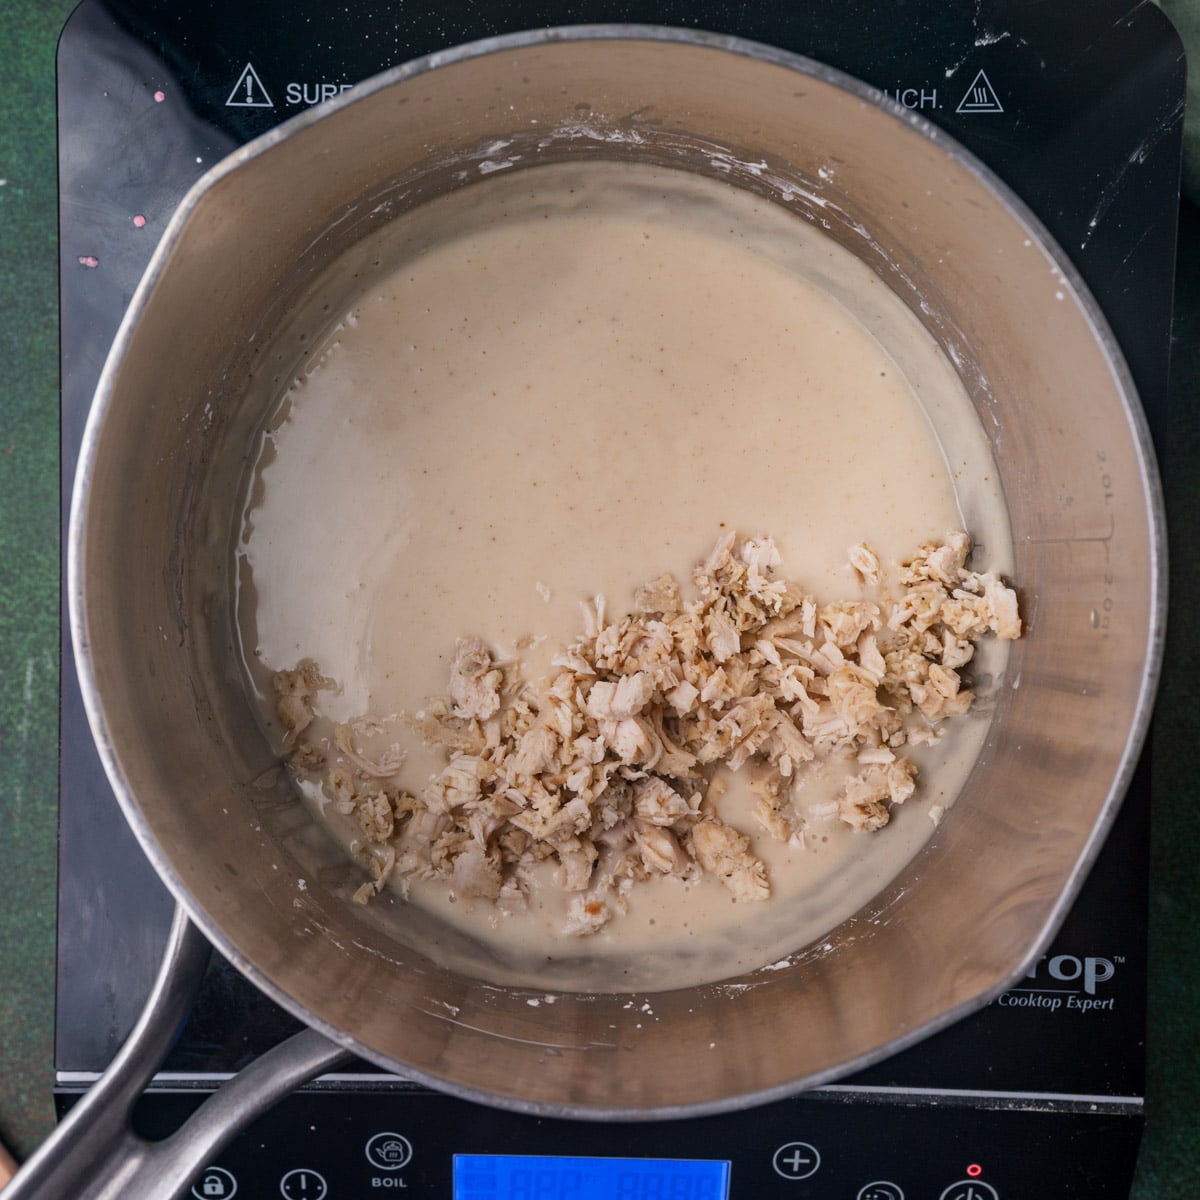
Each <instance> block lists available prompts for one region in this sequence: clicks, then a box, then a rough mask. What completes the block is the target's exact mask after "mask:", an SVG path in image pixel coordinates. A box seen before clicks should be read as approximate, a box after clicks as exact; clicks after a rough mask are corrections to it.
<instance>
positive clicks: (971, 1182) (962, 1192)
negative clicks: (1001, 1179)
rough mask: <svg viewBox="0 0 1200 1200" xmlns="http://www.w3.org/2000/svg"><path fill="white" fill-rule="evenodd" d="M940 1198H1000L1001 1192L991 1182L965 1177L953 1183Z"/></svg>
mask: <svg viewBox="0 0 1200 1200" xmlns="http://www.w3.org/2000/svg"><path fill="white" fill-rule="evenodd" d="M938 1200H1000V1193H999V1192H998V1191H996V1189H995V1188H994V1187H992V1185H991V1184H990V1183H981V1182H980V1181H979V1180H978V1179H963V1180H961V1181H960V1182H958V1183H952V1184H951V1185H950V1186H949V1187H948V1188H947V1189H946V1190H945V1191H944V1192H943V1193H942V1194H941V1195H940V1196H939V1197H938Z"/></svg>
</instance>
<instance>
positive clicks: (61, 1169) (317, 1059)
mask: <svg viewBox="0 0 1200 1200" xmlns="http://www.w3.org/2000/svg"><path fill="white" fill-rule="evenodd" d="M210 954H211V947H210V946H209V944H208V942H207V940H206V939H205V937H204V935H203V934H202V933H201V932H200V931H199V930H198V929H197V928H196V927H195V926H194V925H193V924H192V923H191V921H190V920H188V917H187V915H186V914H185V913H184V911H183V909H182V908H176V910H175V919H174V920H173V921H172V923H171V932H170V936H169V938H168V940H167V950H166V954H165V956H164V958H163V964H162V967H161V968H160V970H159V973H158V978H157V979H156V980H155V984H154V988H153V989H152V991H151V993H150V998H149V999H148V1000H147V1001H146V1007H145V1009H144V1010H143V1011H142V1015H141V1017H140V1018H139V1019H138V1023H137V1025H136V1026H134V1029H133V1032H132V1033H131V1034H130V1035H129V1039H128V1040H127V1041H126V1042H125V1044H124V1045H123V1046H122V1047H121V1050H120V1052H119V1053H118V1054H117V1056H116V1058H115V1059H113V1062H112V1065H111V1066H110V1067H109V1068H108V1070H107V1071H106V1072H105V1073H104V1074H103V1075H102V1076H101V1078H100V1079H99V1080H98V1081H97V1082H96V1084H95V1085H94V1086H93V1087H92V1088H91V1090H90V1091H89V1092H88V1094H87V1095H86V1096H85V1097H84V1098H83V1099H82V1100H81V1101H80V1102H79V1103H78V1104H77V1105H76V1106H75V1107H74V1108H73V1109H72V1110H71V1112H70V1113H69V1114H68V1115H67V1117H66V1118H65V1119H64V1120H63V1121H62V1123H61V1124H60V1125H59V1126H58V1128H57V1129H56V1130H55V1131H54V1133H53V1134H52V1135H51V1136H50V1137H49V1138H48V1139H47V1141H46V1142H45V1143H44V1144H43V1145H42V1146H40V1147H39V1148H38V1150H37V1151H36V1152H35V1153H34V1154H33V1156H32V1157H31V1158H30V1159H29V1160H28V1161H27V1162H26V1163H25V1165H24V1166H23V1167H22V1168H21V1169H20V1170H19V1171H18V1172H17V1174H16V1176H15V1178H14V1179H13V1180H12V1182H11V1183H9V1185H8V1186H7V1187H6V1188H5V1189H4V1200H64V1198H65V1197H71V1198H72V1200H174V1198H175V1197H179V1196H182V1195H184V1194H185V1191H186V1189H187V1188H188V1185H189V1184H190V1183H191V1182H192V1181H193V1180H194V1179H195V1177H196V1176H197V1175H198V1174H199V1173H200V1171H201V1170H202V1169H203V1168H204V1167H205V1166H207V1165H208V1164H209V1163H211V1162H212V1160H213V1159H214V1158H215V1157H216V1155H217V1154H218V1153H219V1151H220V1150H221V1148H222V1147H223V1146H224V1145H226V1143H227V1142H228V1141H229V1140H230V1139H231V1138H232V1137H233V1136H234V1135H235V1134H236V1133H237V1132H238V1131H239V1130H240V1129H242V1128H243V1127H244V1126H245V1125H247V1124H248V1123H249V1122H250V1121H251V1120H252V1119H253V1118H254V1117H256V1116H257V1115H258V1114H259V1113H260V1112H262V1111H264V1110H265V1109H267V1108H269V1107H270V1106H271V1105H272V1104H274V1103H275V1102H276V1101H277V1100H279V1099H281V1098H282V1097H283V1096H285V1095H287V1094H288V1092H290V1091H291V1090H292V1089H293V1088H295V1087H298V1086H299V1085H300V1084H302V1083H305V1082H307V1081H308V1080H309V1079H312V1078H313V1077H314V1076H316V1075H320V1074H322V1073H323V1072H325V1071H329V1070H332V1069H333V1068H334V1067H336V1066H338V1065H339V1064H341V1063H342V1062H343V1061H344V1060H346V1059H348V1058H349V1057H350V1055H349V1053H348V1052H347V1051H345V1050H343V1049H342V1047H340V1046H337V1045H335V1044H334V1043H333V1042H331V1041H329V1040H328V1039H327V1038H325V1037H323V1036H322V1035H321V1034H319V1033H317V1032H316V1030H313V1029H305V1030H303V1031H302V1032H300V1033H297V1034H295V1035H293V1036H292V1037H291V1038H289V1039H288V1040H287V1041H285V1042H282V1043H280V1045H278V1046H276V1047H275V1048H274V1049H273V1050H270V1051H268V1052H267V1053H266V1054H263V1055H262V1056H261V1057H259V1058H257V1059H256V1060H255V1061H254V1062H253V1063H252V1064H251V1065H250V1066H249V1067H247V1068H246V1069H245V1070H243V1071H242V1072H241V1073H240V1074H238V1075H236V1076H235V1077H234V1078H233V1079H231V1080H230V1081H229V1082H228V1083H226V1084H225V1085H224V1086H223V1087H221V1088H220V1090H219V1091H217V1092H216V1093H215V1094H214V1095H213V1096H211V1097H210V1098H209V1099H208V1100H206V1101H205V1102H204V1103H203V1104H202V1105H201V1106H200V1108H199V1109H198V1110H197V1111H196V1112H195V1113H193V1114H192V1116H191V1117H189V1118H188V1120H187V1121H186V1122H184V1124H183V1125H182V1126H180V1128H179V1129H177V1130H176V1131H175V1132H174V1133H173V1134H171V1136H170V1137H167V1138H164V1139H162V1140H161V1141H157V1142H151V1141H147V1140H146V1139H145V1138H142V1137H139V1136H138V1135H137V1134H136V1133H134V1132H133V1129H132V1127H131V1125H130V1114H131V1112H132V1110H133V1106H134V1103H135V1102H136V1101H137V1099H138V1097H139V1096H140V1095H141V1094H142V1092H143V1090H144V1089H145V1087H146V1085H147V1084H148V1083H149V1082H150V1080H151V1079H152V1078H153V1076H154V1072H155V1071H156V1070H157V1069H158V1066H159V1064H160V1063H161V1062H162V1061H163V1059H164V1058H165V1057H166V1054H167V1051H168V1050H169V1049H170V1048H171V1045H172V1043H173V1042H174V1040H175V1037H176V1035H177V1033H178V1032H179V1028H180V1026H181V1025H182V1024H183V1021H184V1020H185V1019H186V1017H187V1014H188V1010H189V1008H190V1007H191V1004H192V1000H193V999H194V997H195V995H196V992H197V990H198V989H199V987H200V980H201V978H202V977H203V975H204V969H205V967H206V966H207V964H208V959H209V955H210Z"/></svg>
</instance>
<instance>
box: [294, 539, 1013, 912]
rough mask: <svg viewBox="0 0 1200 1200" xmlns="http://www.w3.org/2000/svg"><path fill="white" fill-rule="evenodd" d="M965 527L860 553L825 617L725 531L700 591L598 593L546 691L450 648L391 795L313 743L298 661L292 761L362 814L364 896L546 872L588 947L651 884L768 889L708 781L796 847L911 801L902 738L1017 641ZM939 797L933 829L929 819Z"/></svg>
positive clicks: (327, 745)
mask: <svg viewBox="0 0 1200 1200" xmlns="http://www.w3.org/2000/svg"><path fill="white" fill-rule="evenodd" d="M969 551H970V541H969V539H968V538H967V536H966V534H964V533H960V532H955V533H950V534H947V535H946V536H945V537H944V538H943V539H942V540H941V541H930V542H926V543H923V544H922V545H921V546H919V547H918V549H917V552H916V553H915V554H914V555H913V556H912V557H911V558H909V559H907V560H905V561H904V562H902V563H901V564H900V565H899V567H898V568H896V569H895V579H894V580H893V577H892V573H891V572H889V571H888V570H885V568H884V567H883V565H882V564H881V562H880V559H879V556H878V555H877V554H876V553H875V551H873V550H872V549H871V548H870V547H869V546H868V545H867V544H866V543H859V544H858V545H856V546H852V547H851V548H850V550H849V555H848V558H849V565H850V568H851V572H852V574H853V576H854V578H855V579H856V580H857V581H858V583H859V585H860V588H863V589H870V596H869V597H868V596H860V597H859V598H857V599H849V600H839V601H834V602H832V603H826V604H818V603H817V601H816V600H815V599H814V598H813V597H812V596H809V595H807V594H805V593H804V592H803V590H802V589H801V588H799V587H798V586H797V585H795V584H794V583H791V582H788V581H786V580H782V579H778V578H776V575H775V571H776V568H777V567H778V566H779V563H780V555H779V551H778V549H777V548H776V546H775V543H774V542H773V541H772V540H771V539H770V538H742V537H739V536H738V535H737V534H736V533H734V532H727V533H725V534H724V535H723V536H722V537H721V538H720V539H719V540H718V541H717V543H716V544H715V546H714V547H713V549H712V551H711V553H710V554H709V555H708V557H707V558H706V559H705V560H704V561H703V562H701V563H700V564H698V565H697V566H696V568H695V570H694V571H693V574H692V580H691V582H692V584H693V586H694V589H695V598H693V599H688V598H687V597H685V596H684V594H683V592H682V590H681V588H680V585H679V583H678V581H677V580H676V579H675V578H674V577H673V576H671V575H661V576H659V577H658V578H657V579H654V580H652V581H650V582H649V583H647V584H646V585H645V586H644V587H642V588H640V589H639V590H638V592H637V594H636V596H635V598H634V602H633V605H632V608H631V611H630V612H628V613H626V614H624V615H619V616H611V615H610V613H609V610H608V606H607V604H606V602H605V599H604V597H603V596H596V597H594V598H593V599H592V600H590V601H589V602H587V603H586V604H585V605H584V606H583V633H582V635H581V636H580V638H579V639H578V640H577V641H576V642H575V643H573V644H572V645H571V646H569V647H567V648H565V649H564V650H563V651H562V652H561V653H560V654H559V655H558V656H557V657H556V658H555V659H554V660H553V661H554V667H555V672H556V673H555V674H554V675H553V676H552V677H551V679H550V680H549V681H548V682H547V683H546V684H545V685H544V686H542V687H534V686H532V685H531V684H529V683H528V682H527V681H525V680H524V679H522V678H520V676H519V674H517V673H516V672H515V670H514V669H513V667H512V665H511V664H507V665H506V664H503V663H501V662H500V661H499V660H497V659H496V657H495V656H494V654H493V652H492V650H491V649H490V648H489V647H488V646H487V645H486V643H485V642H484V641H483V640H482V639H481V638H479V637H468V638H462V639H460V640H459V641H458V643H457V646H456V647H455V654H454V659H453V663H452V666H451V668H450V678H449V685H448V695H447V696H444V697H433V698H431V699H430V700H429V701H427V703H426V705H425V707H424V708H423V709H422V711H421V712H420V713H418V714H416V716H414V717H404V718H402V723H403V724H404V725H405V726H406V727H407V729H408V730H409V732H410V733H416V734H417V735H418V736H420V737H421V738H422V740H424V741H425V742H426V743H427V744H428V745H430V746H434V747H441V748H442V750H443V751H444V753H445V755H446V758H445V765H444V767H443V768H442V770H441V771H440V772H439V773H438V774H437V775H436V776H435V777H434V778H433V779H431V780H429V781H428V782H427V783H426V784H425V785H424V786H423V787H422V788H421V789H420V791H419V792H417V793H415V794H414V793H413V792H410V791H407V790H404V789H403V788H402V787H401V786H400V784H399V781H398V776H399V772H400V769H401V767H402V765H403V763H404V758H405V752H404V749H403V747H401V746H400V745H398V744H393V745H391V746H389V747H388V748H387V749H386V750H385V751H384V752H383V753H382V754H378V755H376V756H375V757H372V756H371V755H369V754H367V753H365V752H364V751H363V750H361V749H360V748H359V746H360V742H359V737H358V735H359V734H365V733H369V732H372V731H377V730H378V728H380V727H377V726H375V725H372V724H371V723H370V722H367V721H365V720H359V721H356V722H351V723H349V724H346V725H336V726H335V727H334V730H333V733H332V735H329V736H325V737H320V736H318V735H317V734H316V733H313V732H312V731H313V730H315V729H317V727H318V726H319V725H320V724H321V723H320V722H316V723H314V713H315V712H316V700H317V693H318V692H320V691H321V690H323V689H326V688H333V687H334V686H335V685H334V683H333V681H332V680H329V679H326V678H325V677H324V676H323V675H322V674H321V673H320V670H319V668H318V667H317V664H316V663H314V662H313V661H312V660H311V659H304V660H302V661H301V662H300V663H298V664H297V666H296V667H295V668H294V669H293V670H290V671H280V672H279V673H278V674H277V675H276V677H275V695H276V710H277V713H278V715H279V718H280V720H281V721H282V722H283V725H284V728H285V730H286V735H285V737H286V743H287V745H288V747H289V761H290V763H291V766H292V769H293V770H294V771H296V772H297V773H298V774H301V775H307V776H308V777H310V778H317V779H319V780H320V781H321V783H322V786H323V788H324V790H325V792H326V794H327V795H328V796H329V797H330V799H331V801H332V803H333V804H334V806H335V807H336V809H337V810H338V811H339V812H342V813H345V814H347V815H350V814H353V815H354V816H356V817H357V820H358V824H359V826H360V827H361V829H362V833H363V837H364V838H365V839H366V840H365V842H360V843H358V849H357V851H356V856H357V857H358V858H359V860H360V861H361V862H362V863H363V865H364V867H365V868H366V869H367V870H368V872H369V874H370V880H369V882H367V883H365V884H364V885H363V886H362V887H361V888H360V889H359V891H358V893H357V894H356V896H355V899H357V900H359V901H360V902H361V903H366V902H367V901H368V900H369V899H370V897H371V896H372V895H374V894H375V893H377V892H378V891H379V890H380V889H381V888H382V887H383V886H384V885H385V884H386V883H387V881H388V879H389V877H391V876H395V877H396V880H397V882H398V883H399V884H400V886H401V887H403V886H405V883H406V881H407V880H409V879H411V878H415V877H421V878H437V879H441V880H444V881H445V882H446V883H447V885H448V886H449V887H450V889H451V890H452V892H453V894H454V895H456V896H459V897H463V898H467V899H471V898H473V899H478V900H481V901H486V902H488V903H494V905H495V907H496V910H497V912H498V913H499V914H501V915H509V914H516V913H521V912H524V911H526V909H527V906H528V888H529V880H530V870H531V868H533V867H534V866H536V865H537V864H539V863H547V864H548V865H549V864H550V863H553V864H555V865H554V875H555V878H556V880H557V884H558V886H560V887H561V888H562V889H563V890H564V891H566V892H569V893H573V896H572V899H571V901H570V904H569V905H568V918H567V923H566V932H568V933H573V934H577V935H580V936H586V935H588V934H592V933H595V932H596V931H597V930H599V929H601V928H603V927H604V926H605V925H606V924H607V923H608V922H609V921H610V920H612V918H613V917H614V916H615V915H617V914H618V913H620V912H623V911H624V910H625V908H626V905H627V896H628V893H629V891H630V889H632V888H633V887H635V886H636V884H637V883H639V882H641V881H643V880H646V879H649V878H651V877H657V876H663V875H666V876H672V877H675V878H679V879H685V880H686V879H693V878H695V877H696V876H697V875H707V876H711V877H713V878H714V879H717V880H719V881H720V882H721V883H722V884H723V885H724V886H725V887H726V888H727V889H728V890H729V891H730V893H731V895H732V898H733V899H734V900H737V901H744V902H755V901H760V900H763V899H765V898H766V897H768V896H769V895H770V890H771V885H770V880H769V878H768V874H767V870H766V867H765V865H764V864H763V862H762V861H761V859H759V858H758V857H757V855H756V854H755V853H754V848H753V842H752V840H751V838H750V837H748V836H747V835H746V834H744V833H742V832H739V831H738V830H736V829H734V828H733V827H732V826H730V825H728V824H726V823H725V822H724V821H722V819H721V816H720V801H721V796H722V794H723V791H724V781H723V780H722V778H721V777H720V775H719V774H717V772H718V770H719V769H723V770H740V769H746V770H748V771H749V773H750V787H751V789H752V790H753V791H754V792H755V793H756V795H757V796H758V803H757V805H756V808H755V819H756V821H757V823H758V825H759V826H760V828H761V829H762V831H763V833H764V834H765V835H766V836H769V837H772V838H776V839H779V840H781V841H788V842H791V843H793V844H799V845H802V844H803V843H804V828H805V825H806V824H807V822H808V821H810V820H829V819H834V820H840V821H841V822H843V823H844V824H846V825H848V826H850V827H851V828H853V829H856V830H863V831H877V830H879V829H882V828H883V827H884V826H885V825H886V824H887V823H888V820H889V817H890V812H891V808H892V807H893V806H894V805H897V804H902V803H904V801H905V800H907V799H908V798H909V797H910V796H911V795H912V794H913V792H914V790H915V788H916V779H917V769H916V766H915V765H914V764H913V762H912V760H911V759H910V758H908V757H907V756H906V755H905V754H903V753H900V751H902V749H903V748H904V747H905V746H909V745H911V746H918V745H928V744H931V743H933V742H935V741H937V740H938V739H939V738H940V736H941V733H942V725H943V723H944V722H945V721H946V720H948V719H950V718H953V717H958V716H961V715H962V714H963V713H965V712H967V711H968V710H969V709H970V707H971V704H972V702H973V694H972V691H971V689H970V687H969V686H966V684H967V680H966V677H965V675H964V670H965V668H967V667H968V664H969V663H970V662H971V659H972V657H973V654H974V649H975V643H976V642H977V641H979V640H980V639H981V638H983V637H984V636H987V635H995V636H997V637H1000V638H1016V637H1019V636H1020V633H1021V619H1020V615H1019V606H1018V602H1017V596H1016V593H1015V592H1014V591H1013V590H1012V589H1011V588H1009V587H1008V586H1007V585H1006V584H1005V583H1004V582H1003V581H1002V580H1001V579H1000V578H999V577H998V576H997V575H995V574H993V573H990V572H988V573H983V574H979V573H976V572H973V571H970V570H968V569H967V566H966V563H967V557H968V554H969ZM835 758H844V759H845V760H846V763H847V766H846V781H845V784H844V786H843V788H842V791H841V793H840V795H839V796H838V798H837V799H836V800H835V801H834V802H833V803H831V804H826V803H821V804H813V803H809V804H808V805H807V806H805V805H803V803H802V802H798V801H797V800H796V799H795V798H794V797H793V791H792V789H793V785H794V784H795V783H796V781H797V780H798V778H800V776H801V774H802V773H803V771H804V770H805V768H806V767H807V766H809V765H813V766H820V765H821V764H823V763H825V762H827V761H828V760H830V759H835ZM943 812H944V808H943V806H942V805H940V804H939V805H935V806H934V807H933V808H932V809H931V810H930V819H931V820H933V821H934V822H937V821H939V820H940V819H941V817H942V813H943Z"/></svg>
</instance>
